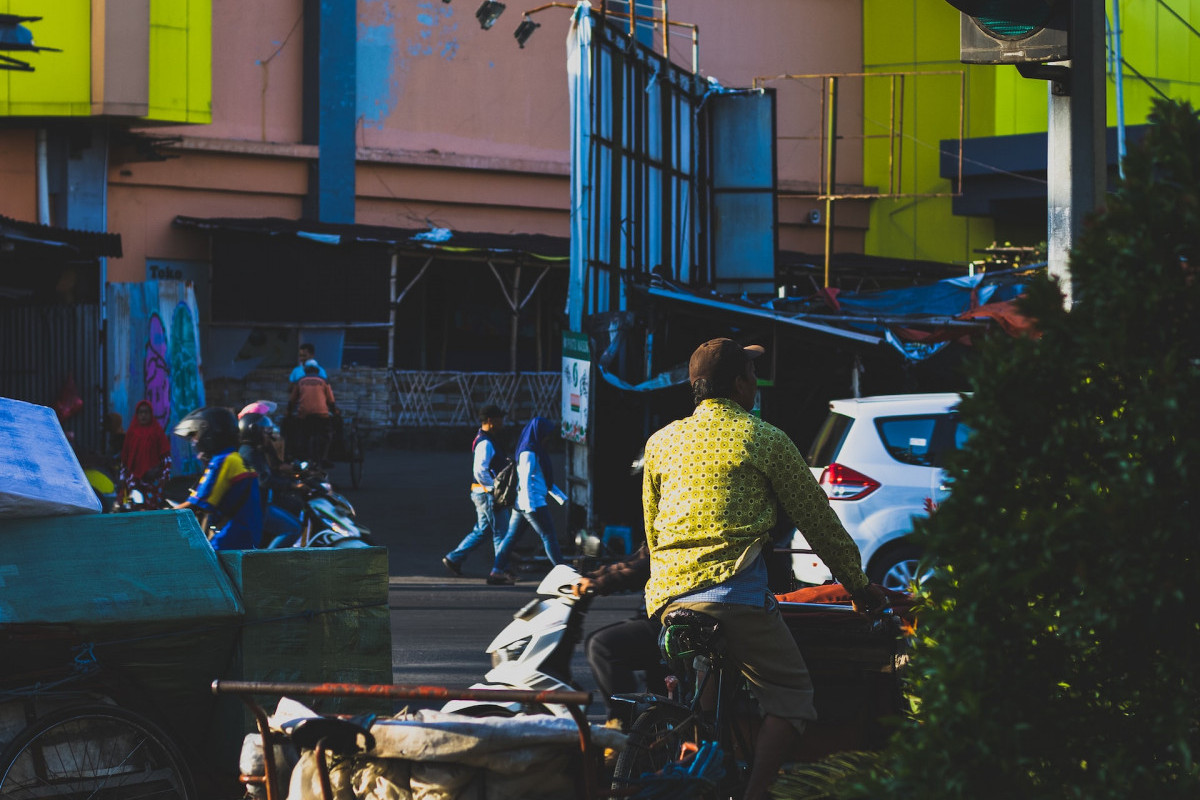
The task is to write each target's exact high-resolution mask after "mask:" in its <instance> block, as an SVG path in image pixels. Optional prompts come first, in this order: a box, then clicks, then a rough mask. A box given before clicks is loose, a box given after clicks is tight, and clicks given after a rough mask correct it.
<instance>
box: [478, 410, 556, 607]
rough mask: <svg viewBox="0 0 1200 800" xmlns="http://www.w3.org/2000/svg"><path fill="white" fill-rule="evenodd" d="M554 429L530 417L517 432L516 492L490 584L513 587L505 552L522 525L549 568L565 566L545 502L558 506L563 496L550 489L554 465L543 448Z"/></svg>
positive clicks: (554, 432)
mask: <svg viewBox="0 0 1200 800" xmlns="http://www.w3.org/2000/svg"><path fill="white" fill-rule="evenodd" d="M557 433H558V426H557V425H555V424H554V422H552V421H551V420H548V419H546V418H545V417H534V418H533V419H531V420H529V424H528V425H526V426H525V429H524V430H522V431H521V438H520V440H518V442H517V456H516V459H517V476H518V478H519V488H518V490H517V501H516V504H515V505H514V506H513V511H512V515H511V516H510V517H509V522H508V533H506V534H505V535H504V540H503V541H502V542H501V543H500V545H499V546H498V547H497V548H496V563H495V564H493V565H492V572H491V574H490V575H488V583H490V584H513V583H516V579H515V578H514V577H513V575H512V573H510V572H509V571H508V551H509V550H510V549H511V548H512V546H513V543H514V542H515V541H516V539H517V534H518V533H520V530H521V525H522V523H526V524H528V525H529V527H531V528H533V530H534V533H536V534H537V535H538V536H540V537H541V539H542V546H543V547H545V548H546V558H547V559H549V561H550V566H552V567H553V566H556V565H558V564H565V563H567V560H566V559H565V558H563V554H562V550H561V548H560V547H559V546H558V534H557V533H556V532H555V530H554V518H553V517H552V516H551V515H550V509H549V507H548V503H547V498H550V497H552V498H554V500H555V501H556V502H559V503H562V502H564V501H565V500H566V496H565V495H564V494H563V493H562V490H561V489H559V488H558V487H557V486H555V485H554V465H553V463H551V461H550V454H549V453H548V452H547V447H548V445H549V443H550V438H551V437H552V436H555V435H557Z"/></svg>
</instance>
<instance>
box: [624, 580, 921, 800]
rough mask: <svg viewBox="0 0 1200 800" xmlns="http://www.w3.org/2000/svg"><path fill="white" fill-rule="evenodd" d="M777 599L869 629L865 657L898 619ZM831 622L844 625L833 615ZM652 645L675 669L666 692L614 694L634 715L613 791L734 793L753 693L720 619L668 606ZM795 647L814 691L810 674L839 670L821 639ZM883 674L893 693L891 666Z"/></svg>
mask: <svg viewBox="0 0 1200 800" xmlns="http://www.w3.org/2000/svg"><path fill="white" fill-rule="evenodd" d="M780 607H781V609H786V611H787V612H789V613H791V614H792V615H793V619H795V618H796V617H800V616H803V615H804V614H807V613H812V612H816V613H819V614H820V615H822V618H824V619H827V618H828V617H829V615H830V614H833V615H836V616H840V617H841V618H842V619H844V620H845V622H849V623H853V631H854V633H853V636H854V637H859V638H861V637H862V635H863V634H864V633H865V634H866V636H867V637H869V639H867V640H864V641H866V642H868V643H869V644H870V647H871V650H872V652H871V653H869V654H868V656H867V657H868V658H869V659H871V660H872V661H873V660H874V659H875V658H877V650H878V645H879V643H880V642H886V641H887V640H892V641H898V637H897V634H898V632H899V620H898V618H897V617H896V616H895V615H893V614H891V613H890V612H888V611H885V612H883V613H882V614H881V615H880V616H879V617H878V618H877V619H876V620H875V621H870V620H868V618H867V617H865V616H864V615H861V614H858V613H856V612H854V610H853V608H852V607H850V606H849V605H835V604H831V603H780ZM839 627H842V628H843V629H845V628H846V627H847V626H846V625H844V624H840V623H839ZM841 639H842V640H841V641H838V642H836V644H837V645H838V647H836V648H829V650H830V651H832V650H834V649H836V650H838V651H839V652H838V653H837V656H836V657H837V658H845V657H846V647H845V645H846V638H845V631H844V630H843V634H842V636H841ZM660 645H661V646H662V648H663V656H664V659H665V660H666V662H667V663H668V664H669V665H671V666H672V667H673V668H674V669H675V671H676V674H677V675H678V676H680V677H675V678H673V679H668V689H669V690H670V691H671V696H669V697H662V696H658V695H618V696H617V697H615V698H614V699H617V700H621V701H624V702H627V703H630V704H631V706H632V708H631V711H632V713H631V715H630V716H631V717H632V718H633V720H634V721H633V724H632V725H631V726H630V728H629V742H628V744H627V746H626V748H625V750H624V751H622V752H621V754H620V755H619V757H618V759H617V762H616V766H615V768H614V770H613V782H612V791H613V793H614V796H622V795H624V796H628V795H629V793H630V789H631V787H633V786H635V785H637V786H643V787H647V788H643V789H642V791H641V792H640V793H639V794H637V795H636V796H637V797H639V798H642V797H667V796H684V795H683V794H671V793H672V792H678V791H684V792H689V794H687V795H686V796H694V797H702V798H706V799H707V800H716V798H729V797H740V796H741V795H742V790H743V789H744V784H745V781H746V779H747V778H748V776H749V770H750V766H751V765H752V764H753V763H754V743H755V737H756V734H757V729H758V721H759V720H758V713H757V701H756V700H755V699H754V697H753V695H752V694H751V693H750V691H749V688H748V685H747V684H746V681H745V679H744V678H743V676H742V675H741V673H740V670H739V669H738V667H737V665H736V663H735V662H733V661H731V660H730V659H729V658H728V654H727V652H726V643H725V638H724V634H723V633H722V631H721V626H720V623H719V622H718V621H717V620H716V619H714V618H713V617H710V616H708V615H705V614H702V613H700V612H697V611H694V610H691V609H676V610H675V611H672V612H670V613H669V614H667V615H666V617H665V618H664V619H663V633H662V638H661V639H660ZM802 648H803V649H806V650H812V651H813V655H814V656H815V658H810V653H809V652H806V653H805V659H806V662H808V666H809V671H810V673H811V674H813V675H814V684H815V685H816V686H817V689H818V691H817V696H818V698H819V697H820V696H821V691H820V683H819V682H818V680H817V676H818V674H828V673H829V672H830V667H834V668H835V669H836V670H838V671H840V670H841V669H842V668H843V667H844V666H845V664H842V663H838V664H837V665H836V666H835V665H832V664H831V663H830V662H829V653H827V652H825V648H823V647H822V643H821V642H817V643H815V646H813V647H811V648H805V647H804V645H803V644H802ZM894 666H895V665H894V664H893V667H894ZM867 669H868V670H869V671H871V670H874V669H875V668H874V667H867ZM890 677H891V681H892V682H893V683H895V684H896V685H895V689H896V692H897V694H898V693H899V686H898V682H896V681H895V676H894V673H893V674H892V675H891V676H890ZM834 694H836V693H834ZM838 699H841V698H840V697H839V698H838ZM875 711H877V712H878V711H879V710H878V709H876V710H875ZM892 711H894V709H887V710H886V712H892ZM886 712H885V713H886ZM877 716H879V714H875V715H872V720H873V721H875V722H877V719H876V717H877ZM862 722H863V720H859V721H858V722H857V723H856V724H859V725H861V724H862ZM806 738H808V737H806ZM714 745H715V748H714ZM702 758H708V762H707V763H706V764H703V765H699V767H698V765H697V764H696V762H697V761H699V760H701V759H702ZM718 758H719V760H717V759H718ZM685 766H686V767H688V769H687V770H685V769H684V767H685ZM650 775H656V776H660V780H659V788H656V787H655V785H654V780H652V779H649V778H648V776H650ZM672 783H674V784H676V786H672V785H671V784H672ZM685 785H686V788H685Z"/></svg>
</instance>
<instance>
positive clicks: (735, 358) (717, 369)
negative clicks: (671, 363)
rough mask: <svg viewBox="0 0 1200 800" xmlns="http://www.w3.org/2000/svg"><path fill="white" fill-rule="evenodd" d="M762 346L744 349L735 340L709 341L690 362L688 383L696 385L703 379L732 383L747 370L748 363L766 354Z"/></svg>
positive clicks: (697, 351) (696, 352) (754, 345)
mask: <svg viewBox="0 0 1200 800" xmlns="http://www.w3.org/2000/svg"><path fill="white" fill-rule="evenodd" d="M765 352H766V350H764V349H763V346H762V345H759V344H752V345H750V346H748V347H742V346H741V345H740V344H738V343H737V342H735V341H734V340H733V339H709V340H708V341H707V342H705V343H704V344H702V345H700V346H699V347H697V348H696V350H695V351H694V352H693V353H692V358H691V360H690V361H689V362H688V381H690V382H692V383H695V382H696V381H698V380H700V379H701V378H708V379H709V380H713V381H717V382H718V383H720V382H722V381H731V380H733V379H734V378H736V377H737V376H738V375H741V374H742V373H743V372H744V371H745V369H746V362H748V361H753V360H754V359H756V358H758V357H759V356H761V355H762V354H763V353H765Z"/></svg>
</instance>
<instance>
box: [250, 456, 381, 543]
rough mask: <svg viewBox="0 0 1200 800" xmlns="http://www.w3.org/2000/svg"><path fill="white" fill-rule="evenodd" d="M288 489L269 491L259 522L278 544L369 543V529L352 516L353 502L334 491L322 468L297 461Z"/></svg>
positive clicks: (353, 514)
mask: <svg viewBox="0 0 1200 800" xmlns="http://www.w3.org/2000/svg"><path fill="white" fill-rule="evenodd" d="M291 478H292V481H291V485H290V488H289V489H286V490H280V489H276V490H274V491H273V492H272V498H271V502H270V503H269V504H268V506H267V517H266V519H265V520H264V522H263V526H264V528H265V529H266V531H267V533H268V534H273V538H272V540H271V542H270V544H268V545H267V547H268V548H269V549H276V548H280V547H336V548H351V547H371V546H373V542H372V541H371V532H370V530H368V529H367V528H365V527H363V526H362V525H359V524H358V522H357V520H356V519H355V511H354V506H353V505H352V504H351V503H350V501H349V500H347V499H346V498H345V496H343V495H341V494H339V493H338V492H336V491H334V488H333V486H332V485H331V484H330V483H329V481H328V480H327V479H326V475H325V473H324V471H322V470H321V469H320V468H318V467H317V466H315V465H312V464H307V463H305V462H301V463H299V464H297V465H296V467H295V471H294V472H293V474H292V476H291Z"/></svg>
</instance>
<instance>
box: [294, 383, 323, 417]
mask: <svg viewBox="0 0 1200 800" xmlns="http://www.w3.org/2000/svg"><path fill="white" fill-rule="evenodd" d="M291 403H292V405H293V406H294V407H295V409H296V416H298V417H310V416H318V417H328V416H329V413H330V410H331V409H332V408H333V389H331V388H329V383H328V382H327V381H326V380H325V379H324V378H321V377H319V376H317V375H305V376H304V377H303V378H301V379H300V380H298V381H296V382H295V383H293V384H292V389H291Z"/></svg>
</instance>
